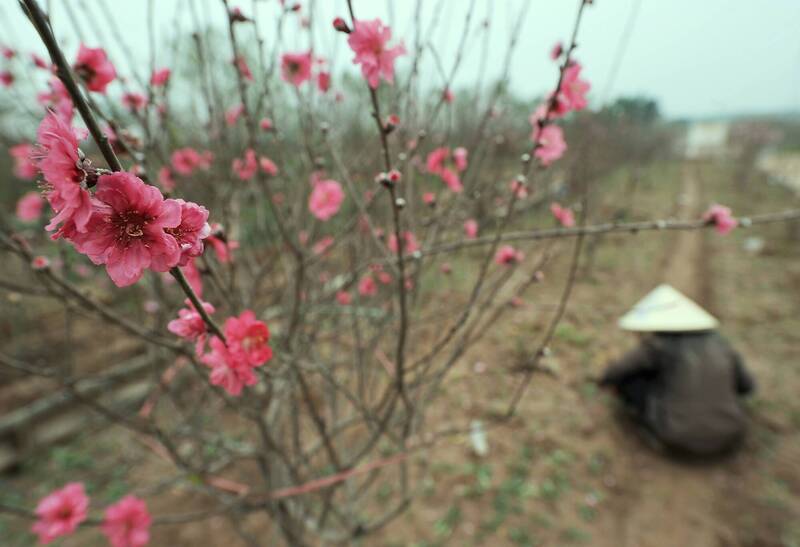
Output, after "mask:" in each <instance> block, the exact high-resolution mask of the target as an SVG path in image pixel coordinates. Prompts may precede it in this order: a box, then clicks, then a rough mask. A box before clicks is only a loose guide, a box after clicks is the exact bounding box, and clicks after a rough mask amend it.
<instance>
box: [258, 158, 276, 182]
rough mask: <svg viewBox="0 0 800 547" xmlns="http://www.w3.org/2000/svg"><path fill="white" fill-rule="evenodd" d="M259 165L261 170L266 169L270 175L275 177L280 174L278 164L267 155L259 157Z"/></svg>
mask: <svg viewBox="0 0 800 547" xmlns="http://www.w3.org/2000/svg"><path fill="white" fill-rule="evenodd" d="M258 165H259V166H260V167H261V170H262V171H264V172H265V173H266V174H267V175H269V176H270V177H274V176H275V175H277V174H278V166H277V165H275V162H274V161H272V160H271V159H269V158H268V157H266V156H261V157H260V158H259V159H258Z"/></svg>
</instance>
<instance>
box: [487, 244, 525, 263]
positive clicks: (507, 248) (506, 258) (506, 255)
mask: <svg viewBox="0 0 800 547" xmlns="http://www.w3.org/2000/svg"><path fill="white" fill-rule="evenodd" d="M523 258H525V255H524V254H523V253H522V252H521V251H518V250H516V249H515V248H514V247H512V246H511V245H503V246H502V247H500V248H499V249H498V250H497V254H495V255H494V261H495V262H497V263H498V264H502V265H504V266H510V265H512V264H516V263H517V262H521V261H522V259H523Z"/></svg>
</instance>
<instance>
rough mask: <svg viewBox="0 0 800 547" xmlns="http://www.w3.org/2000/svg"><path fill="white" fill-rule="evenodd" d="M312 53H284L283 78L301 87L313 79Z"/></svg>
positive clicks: (282, 59)
mask: <svg viewBox="0 0 800 547" xmlns="http://www.w3.org/2000/svg"><path fill="white" fill-rule="evenodd" d="M311 61H312V58H311V52H310V51H307V52H305V53H284V54H283V56H282V57H281V77H282V78H283V80H284V81H285V82H288V83H290V84H292V85H295V86H298V87H299V86H300V85H301V84H302V83H303V82H305V81H306V80H308V79H309V78H311Z"/></svg>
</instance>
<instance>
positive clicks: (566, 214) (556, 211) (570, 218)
mask: <svg viewBox="0 0 800 547" xmlns="http://www.w3.org/2000/svg"><path fill="white" fill-rule="evenodd" d="M550 212H552V213H553V216H554V217H555V219H556V220H557V221H558V222H560V223H561V225H562V226H564V227H566V228H569V227H571V226H575V215H573V214H572V211H571V210H570V209H569V208H568V207H562V206H561V205H560V204H558V203H551V204H550Z"/></svg>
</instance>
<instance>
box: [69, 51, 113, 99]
mask: <svg viewBox="0 0 800 547" xmlns="http://www.w3.org/2000/svg"><path fill="white" fill-rule="evenodd" d="M72 68H73V69H74V70H75V73H76V74H77V75H78V76H79V77H80V78H81V79H82V80H83V81H84V83H86V87H87V88H88V89H89V91H96V92H98V93H105V92H106V86H108V84H109V83H111V82H112V81H113V80H114V79H115V78H116V77H117V71H116V70H115V69H114V65H112V64H111V61H109V60H108V55H106V52H105V50H104V49H103V48H89V47H86V46H84V45H83V44H81V45H80V48H79V49H78V57H77V58H76V59H75V64H74V65H72Z"/></svg>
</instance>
